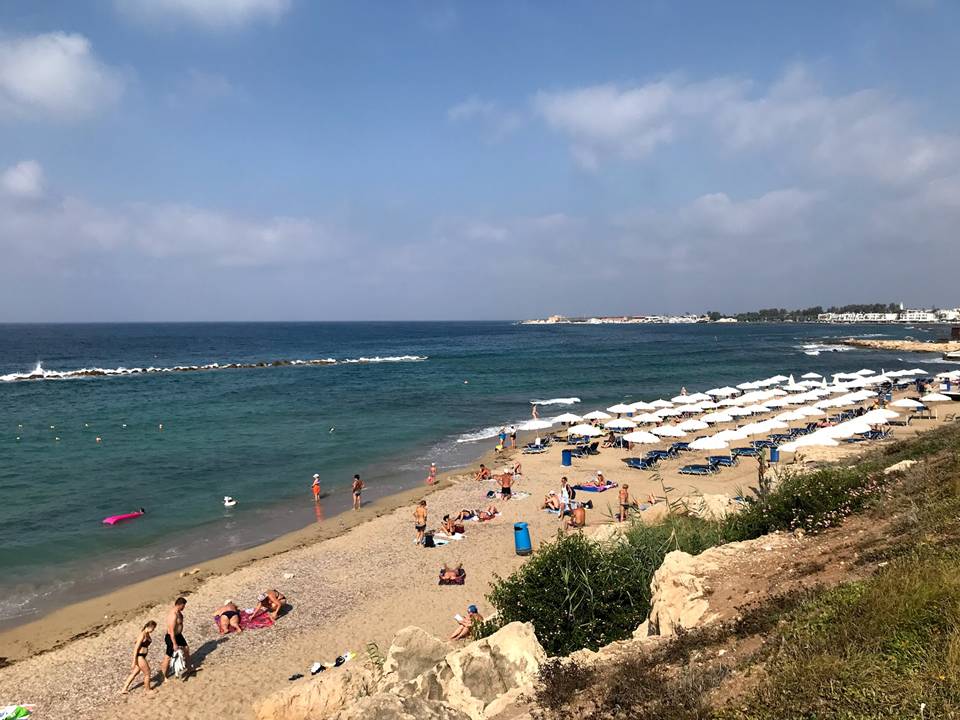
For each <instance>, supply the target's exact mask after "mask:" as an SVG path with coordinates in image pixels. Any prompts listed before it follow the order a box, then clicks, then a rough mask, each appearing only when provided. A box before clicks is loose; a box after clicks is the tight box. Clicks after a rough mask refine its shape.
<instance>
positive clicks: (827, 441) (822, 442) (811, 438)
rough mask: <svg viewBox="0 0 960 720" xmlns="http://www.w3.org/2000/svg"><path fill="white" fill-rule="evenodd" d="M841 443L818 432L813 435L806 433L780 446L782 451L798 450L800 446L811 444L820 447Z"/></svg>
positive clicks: (834, 445) (835, 445)
mask: <svg viewBox="0 0 960 720" xmlns="http://www.w3.org/2000/svg"><path fill="white" fill-rule="evenodd" d="M839 444H840V443H838V442H837V441H836V440H834V439H833V438H832V437H827V436H826V435H818V433H813V434H812V435H805V436H803V437H801V438H798V439H796V440H794V441H793V442H788V443H784V444H783V445H781V446H780V451H781V452H796V450H797V449H798V448H802V447H810V446H814V445H816V446H820V447H837V446H838V445H839Z"/></svg>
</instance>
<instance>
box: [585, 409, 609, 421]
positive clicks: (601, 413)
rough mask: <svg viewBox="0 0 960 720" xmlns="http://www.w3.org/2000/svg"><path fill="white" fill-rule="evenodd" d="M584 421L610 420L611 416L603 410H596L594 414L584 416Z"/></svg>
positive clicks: (589, 413)
mask: <svg viewBox="0 0 960 720" xmlns="http://www.w3.org/2000/svg"><path fill="white" fill-rule="evenodd" d="M583 419H584V420H609V419H610V415H608V414H607V413H605V412H604V411H603V410H594V411H593V412H588V413H587V414H586V415H584V416H583Z"/></svg>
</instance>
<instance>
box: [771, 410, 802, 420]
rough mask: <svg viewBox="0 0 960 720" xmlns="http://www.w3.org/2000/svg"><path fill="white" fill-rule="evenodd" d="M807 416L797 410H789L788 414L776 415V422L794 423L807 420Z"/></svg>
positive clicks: (774, 417)
mask: <svg viewBox="0 0 960 720" xmlns="http://www.w3.org/2000/svg"><path fill="white" fill-rule="evenodd" d="M806 417H807V416H806V415H804V414H803V413H802V412H798V411H797V410H789V411H787V412H782V413H780V414H779V415H774V416H773V419H774V420H781V421H783V422H793V421H794V420H805V419H806Z"/></svg>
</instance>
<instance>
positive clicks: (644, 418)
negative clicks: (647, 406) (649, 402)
mask: <svg viewBox="0 0 960 720" xmlns="http://www.w3.org/2000/svg"><path fill="white" fill-rule="evenodd" d="M662 419H663V418H661V417H660V416H659V415H654V414H653V413H644V414H643V415H636V416H634V418H633V421H634V422H635V423H658V422H660V421H661V420H662Z"/></svg>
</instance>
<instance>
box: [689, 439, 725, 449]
mask: <svg viewBox="0 0 960 720" xmlns="http://www.w3.org/2000/svg"><path fill="white" fill-rule="evenodd" d="M688 447H689V448H690V449H691V450H725V449H726V448H728V447H729V445H727V443H726V442H724V441H723V440H720V439H718V438H716V437H702V438H700V439H698V440H694V441H693V442H691V443H690V445H689V446H688Z"/></svg>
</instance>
